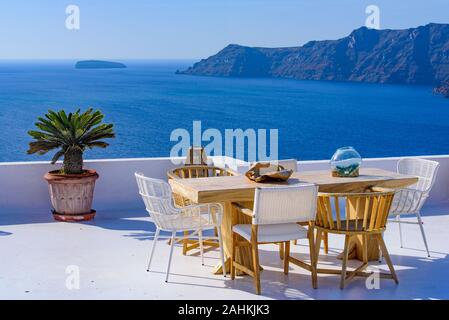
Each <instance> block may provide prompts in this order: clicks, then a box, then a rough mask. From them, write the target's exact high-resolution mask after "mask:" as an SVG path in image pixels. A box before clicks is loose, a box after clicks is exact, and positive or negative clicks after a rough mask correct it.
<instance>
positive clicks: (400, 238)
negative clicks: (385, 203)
mask: <svg viewBox="0 0 449 320" xmlns="http://www.w3.org/2000/svg"><path fill="white" fill-rule="evenodd" d="M396 221H397V223H398V226H399V240H400V241H401V248H403V247H404V245H403V242H402V226H401V216H400V215H399V214H398V215H397V216H396Z"/></svg>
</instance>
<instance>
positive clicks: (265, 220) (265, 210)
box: [253, 184, 318, 225]
mask: <svg viewBox="0 0 449 320" xmlns="http://www.w3.org/2000/svg"><path fill="white" fill-rule="evenodd" d="M317 194H318V187H317V186H316V185H313V184H302V185H295V186H285V187H284V186H283V187H267V188H257V189H256V193H255V198H254V211H253V212H254V216H253V224H257V225H262V224H280V223H296V222H308V221H313V220H315V215H316V203H317Z"/></svg>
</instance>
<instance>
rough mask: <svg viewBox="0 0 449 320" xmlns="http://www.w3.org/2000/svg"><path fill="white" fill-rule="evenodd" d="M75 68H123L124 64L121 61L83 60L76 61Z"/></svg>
mask: <svg viewBox="0 0 449 320" xmlns="http://www.w3.org/2000/svg"><path fill="white" fill-rule="evenodd" d="M75 68H76V69H123V68H126V66H125V65H124V64H123V63H119V62H111V61H100V60H85V61H78V62H77V63H76V65H75Z"/></svg>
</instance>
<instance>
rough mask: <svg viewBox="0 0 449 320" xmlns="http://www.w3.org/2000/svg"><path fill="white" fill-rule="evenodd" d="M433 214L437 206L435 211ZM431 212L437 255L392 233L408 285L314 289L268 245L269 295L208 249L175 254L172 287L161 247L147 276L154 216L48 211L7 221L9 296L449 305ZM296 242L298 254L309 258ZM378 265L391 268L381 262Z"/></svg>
mask: <svg viewBox="0 0 449 320" xmlns="http://www.w3.org/2000/svg"><path fill="white" fill-rule="evenodd" d="M426 211H429V210H426ZM430 211H431V212H432V215H430V214H427V215H425V218H424V221H425V228H426V230H427V233H428V238H429V245H430V249H431V251H432V257H431V258H427V257H426V254H425V252H424V250H423V249H424V246H423V243H422V240H421V235H420V233H419V228H418V226H416V225H404V227H403V229H404V234H405V248H403V249H401V248H400V247H399V237H398V234H397V231H398V229H397V225H395V224H390V225H389V229H388V231H387V232H386V234H385V237H386V242H387V245H388V247H389V250H390V254H391V256H392V259H393V262H394V264H395V265H396V270H397V273H398V276H399V280H400V284H399V285H398V286H396V285H395V284H394V283H393V282H392V281H391V280H382V281H381V284H380V286H381V287H380V289H379V290H368V289H367V288H366V287H365V279H356V280H354V281H353V282H351V283H350V284H349V286H348V287H347V288H346V289H345V290H343V291H342V290H340V289H339V278H338V277H336V276H327V275H326V276H324V275H321V276H319V281H318V285H319V289H318V290H314V289H312V288H311V281H310V276H309V275H308V274H307V273H306V272H305V271H304V270H302V269H300V268H298V267H296V266H292V267H291V273H290V275H289V276H285V275H284V274H283V272H282V268H281V266H282V264H281V261H280V260H279V256H278V253H277V251H276V248H275V247H274V246H272V245H266V246H261V263H262V265H263V266H264V269H265V271H263V272H262V295H261V296H257V295H255V294H254V288H253V282H252V279H251V278H249V277H240V278H237V279H236V280H235V281H231V280H230V279H229V278H227V279H224V278H223V277H221V276H215V275H213V274H212V269H213V266H214V265H215V264H216V263H217V262H218V252H215V251H212V252H208V253H207V255H206V256H207V258H206V266H204V267H202V266H201V262H200V258H199V256H198V255H197V254H196V253H193V254H192V255H191V256H186V257H185V256H182V254H181V248H180V247H178V248H176V251H175V255H174V263H173V268H172V272H173V274H172V276H171V278H170V283H168V284H166V283H165V282H164V271H165V267H166V263H167V259H168V252H169V250H168V249H169V247H168V245H167V244H166V243H165V241H161V242H160V243H159V247H158V250H157V252H156V259H155V263H154V266H153V270H154V271H153V272H151V273H147V272H146V270H145V269H146V263H147V258H148V253H149V249H150V245H151V244H152V239H151V238H152V234H153V230H154V228H153V225H152V224H151V223H150V222H149V221H148V219H147V218H129V219H108V218H102V216H101V215H100V216H99V217H98V218H97V220H96V221H95V222H92V223H88V224H64V223H54V222H52V221H50V219H48V215H45V214H44V215H43V216H42V219H41V220H42V222H41V223H29V224H27V223H26V221H17V220H16V217H15V216H9V217H8V216H2V217H1V220H0V298H1V299H449V277H448V274H449V260H448V254H449V241H448V239H449V237H448V235H447V232H448V230H449V215H445V214H447V213H449V210H448V209H447V208H446V209H441V208H440V209H438V208H437V209H435V208H433V209H432V210H430ZM341 246H342V239H341V237H338V236H331V237H330V247H331V251H332V252H331V253H330V255H329V256H327V257H325V256H324V255H323V254H322V255H321V264H326V265H335V266H336V267H339V266H340V264H339V261H338V260H336V259H335V255H336V254H337V253H338V252H339V250H340V248H341ZM305 250H306V247H305V246H303V245H299V246H294V247H293V251H294V254H295V255H296V256H299V257H301V256H303V257H306V256H305V255H304V253H305V252H306V251H305ZM68 266H78V267H79V270H80V289H79V290H68V289H67V287H66V279H67V277H68V275H67V274H66V268H67V267H68ZM370 268H371V269H374V268H381V269H385V268H386V265H385V264H384V263H381V264H379V263H377V262H373V263H372V266H371V267H370Z"/></svg>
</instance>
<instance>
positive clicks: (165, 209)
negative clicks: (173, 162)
mask: <svg viewBox="0 0 449 320" xmlns="http://www.w3.org/2000/svg"><path fill="white" fill-rule="evenodd" d="M135 176H136V180H137V185H138V187H139V193H140V195H141V196H142V199H143V201H144V203H145V207H146V209H147V211H148V213H149V214H150V216H151V218H152V220H153V222H154V224H155V225H156V234H155V236H154V241H153V246H152V249H151V254H150V261H149V263H148V269H147V271H150V267H151V262H152V260H153V256H154V251H155V249H156V245H157V242H158V239H159V233H160V231H168V232H170V233H171V249H170V256H169V260H168V266H167V272H166V278H165V282H168V277H169V274H170V266H171V260H172V256H173V249H174V245H175V237H176V233H177V232H182V231H184V232H185V231H186V230H188V231H191V232H192V234H191V235H190V237H194V236H196V235H197V237H198V239H199V243H200V250H201V260H202V263H203V265H204V249H203V246H202V243H203V238H205V237H204V236H203V231H205V230H212V229H215V230H217V232H218V236H217V237H216V239H217V240H218V242H219V247H220V256H221V262H222V264H223V268H224V270H223V271H224V272H223V274H224V276H225V277H226V265H225V260H224V251H223V240H222V236H221V229H220V227H221V222H222V217H223V206H222V205H221V204H219V203H211V204H203V205H194V206H188V207H184V208H176V207H175V206H174V205H173V198H172V189H171V187H170V185H169V184H168V183H167V182H165V181H162V180H158V179H152V178H148V177H145V176H144V175H143V174H141V173H136V174H135ZM214 238H215V237H214Z"/></svg>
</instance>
